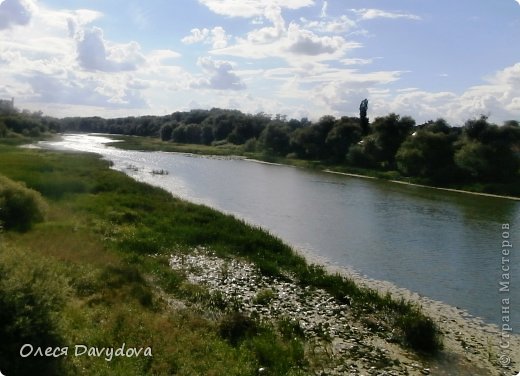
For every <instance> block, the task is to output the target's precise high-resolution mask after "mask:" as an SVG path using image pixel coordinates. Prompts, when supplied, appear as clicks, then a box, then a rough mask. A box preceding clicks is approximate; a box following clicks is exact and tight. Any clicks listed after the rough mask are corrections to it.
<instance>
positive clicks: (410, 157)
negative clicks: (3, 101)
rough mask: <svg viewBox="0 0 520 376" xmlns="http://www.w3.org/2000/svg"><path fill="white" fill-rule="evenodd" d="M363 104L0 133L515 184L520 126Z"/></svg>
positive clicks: (12, 121)
mask: <svg viewBox="0 0 520 376" xmlns="http://www.w3.org/2000/svg"><path fill="white" fill-rule="evenodd" d="M367 109H368V101H367V100H364V101H362V102H361V105H360V116H359V117H346V116H344V117H341V118H335V117H333V116H323V117H322V118H321V119H319V120H318V121H317V122H311V121H309V120H307V119H305V118H303V119H301V120H297V119H290V120H288V119H287V118H286V117H285V116H282V115H275V116H272V115H268V114H265V113H259V114H255V115H252V114H244V113H242V112H240V111H237V110H226V109H218V108H213V109H211V110H191V111H183V112H174V113H172V114H170V115H166V116H140V117H132V116H131V117H125V118H116V119H103V118H101V117H69V118H64V119H60V120H58V119H52V118H47V117H43V116H41V114H29V113H16V114H7V115H6V114H4V115H0V136H1V135H4V136H5V134H6V132H7V131H8V130H10V131H13V132H18V133H20V132H22V133H27V134H30V135H33V134H38V133H39V132H40V133H41V132H46V131H49V130H50V131H54V132H56V131H62V132H99V133H110V134H121V135H136V136H151V137H160V138H161V139H162V140H163V141H172V142H176V143H186V144H205V145H222V144H226V143H231V144H235V145H243V150H244V151H245V152H256V153H262V154H263V155H266V156H269V155H270V156H282V157H289V158H299V159H305V160H319V161H322V162H325V163H330V164H333V165H336V166H338V165H339V166H342V165H344V166H346V167H354V168H355V167H360V168H368V169H374V170H381V171H396V170H397V171H399V172H400V173H401V174H402V175H404V176H410V177H414V178H418V179H420V180H422V181H424V182H431V183H436V184H453V183H456V184H458V183H460V184H475V183H482V184H486V183H512V182H518V181H519V180H520V179H519V177H520V174H519V169H520V125H519V122H518V121H514V120H511V121H507V122H505V123H504V124H502V125H500V126H498V125H496V124H493V123H490V122H489V121H488V118H487V117H485V116H481V117H480V118H477V119H470V120H468V121H466V122H465V124H464V125H463V126H461V127H453V126H450V125H449V124H448V123H447V122H446V121H445V120H443V119H437V120H435V121H432V120H431V121H428V122H426V123H423V124H419V125H417V124H416V122H415V120H414V119H412V118H411V117H409V116H403V117H401V116H399V115H397V114H394V113H392V114H389V115H387V116H383V117H377V118H375V120H373V121H372V122H370V121H369V119H368V118H367Z"/></svg>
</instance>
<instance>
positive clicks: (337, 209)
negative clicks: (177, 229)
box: [41, 134, 520, 333]
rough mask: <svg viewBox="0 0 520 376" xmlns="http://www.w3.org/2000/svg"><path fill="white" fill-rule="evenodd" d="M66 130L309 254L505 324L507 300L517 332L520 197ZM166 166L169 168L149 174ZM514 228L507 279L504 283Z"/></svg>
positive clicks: (131, 171)
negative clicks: (143, 147) (121, 143)
mask: <svg viewBox="0 0 520 376" xmlns="http://www.w3.org/2000/svg"><path fill="white" fill-rule="evenodd" d="M109 141H111V140H110V138H108V136H100V135H86V134H82V135H72V134H68V135H65V136H64V137H63V140H61V141H54V142H42V143H41V145H42V146H44V147H47V148H53V149H62V150H77V151H88V152H95V153H98V154H101V155H102V156H103V157H104V158H105V159H108V160H110V161H112V162H113V163H114V165H113V168H114V169H116V170H120V171H124V172H125V173H127V174H128V175H130V176H132V177H133V178H135V179H137V180H139V181H144V182H147V183H150V184H153V185H156V186H160V187H162V188H164V189H166V190H168V191H170V192H171V193H172V194H174V195H176V196H178V197H180V198H183V199H186V200H189V201H192V202H195V203H202V204H206V205H208V206H211V207H213V208H216V209H218V210H221V211H223V212H226V213H231V214H234V215H236V216H237V217H240V218H243V219H245V220H246V221H248V222H250V223H253V224H256V225H259V226H262V227H263V228H266V229H268V230H269V231H270V232H272V233H274V234H276V235H278V236H279V237H281V238H282V239H283V240H285V241H286V242H288V243H290V244H292V245H293V246H295V247H296V248H299V249H301V250H303V251H304V252H307V253H311V254H313V255H315V256H317V257H319V258H321V259H322V260H323V261H324V262H327V263H330V264H332V265H336V266H341V267H346V268H353V269H354V270H356V271H357V272H359V273H360V274H362V275H366V276H367V277H369V278H373V279H378V280H384V281H389V282H392V283H393V284H395V285H397V286H399V287H404V288H407V289H409V290H411V291H415V292H417V293H419V294H421V295H424V296H427V297H430V298H432V299H435V300H440V301H442V302H445V303H447V304H450V305H452V306H457V307H460V308H463V309H465V310H467V311H468V312H469V313H470V314H472V315H474V316H477V317H481V318H483V319H484V320H485V321H486V322H488V323H491V324H497V325H500V324H501V319H502V313H501V309H502V304H501V299H502V298H510V309H511V320H512V323H511V325H512V326H513V328H514V329H515V330H514V331H515V333H519V332H520V256H519V254H520V235H519V234H520V233H519V231H518V230H517V229H518V227H519V226H520V202H519V201H514V200H509V199H502V198H493V197H485V196H477V195H469V194H464V193H457V192H446V191H439V190H434V189H429V188H423V187H415V186H407V185H403V184H396V183H391V182H387V181H382V180H373V179H363V178H356V177H349V176H341V175H335V174H330V173H325V172H316V171H310V170H306V169H300V168H294V167H288V166H278V165H271V164H265V163H258V162H255V161H248V160H242V159H229V158H213V157H201V156H194V155H187V154H180V153H163V152H138V151H125V150H120V149H116V148H114V147H108V146H106V145H105V144H106V143H107V142H109ZM153 170H164V171H167V174H163V175H159V174H153V173H152V171H153ZM503 224H509V226H510V229H511V230H510V231H509V234H510V238H509V239H508V241H510V242H511V243H512V244H513V247H512V249H511V254H510V255H509V256H507V258H508V260H509V261H508V262H507V266H509V267H510V270H509V275H510V276H511V285H510V287H511V288H510V291H509V292H502V293H500V292H499V288H500V285H499V282H501V281H502V270H501V269H502V256H503V255H502V253H501V251H502V241H503V240H504V239H503V236H502V226H503Z"/></svg>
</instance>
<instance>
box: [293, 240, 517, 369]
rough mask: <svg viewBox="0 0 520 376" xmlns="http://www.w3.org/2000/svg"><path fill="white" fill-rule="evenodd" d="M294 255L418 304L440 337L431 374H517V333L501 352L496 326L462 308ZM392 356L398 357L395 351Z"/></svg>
mask: <svg viewBox="0 0 520 376" xmlns="http://www.w3.org/2000/svg"><path fill="white" fill-rule="evenodd" d="M298 252H299V253H300V254H302V255H303V256H304V257H305V258H306V259H307V261H308V262H309V263H314V264H319V265H323V266H325V268H326V269H327V271H328V272H330V273H338V274H340V275H343V276H345V277H347V278H350V279H352V280H354V281H355V282H356V284H358V285H359V286H365V287H368V288H371V289H374V290H377V291H379V292H381V293H382V294H386V293H390V294H391V295H392V296H393V297H394V298H397V299H400V298H403V299H405V300H408V301H411V302H414V303H416V304H417V305H419V306H420V307H421V309H422V310H423V312H424V313H425V314H427V315H428V316H429V317H431V318H432V319H433V320H435V322H436V323H437V324H438V325H439V327H440V329H441V331H442V334H443V336H444V338H443V342H444V350H443V352H442V354H441V355H440V356H439V357H438V358H436V359H430V360H429V361H427V366H428V367H429V368H430V370H431V374H432V375H446V376H450V375H468V376H469V375H500V376H502V375H503V376H506V375H507V376H510V375H514V376H516V375H518V373H519V372H520V335H519V334H513V335H511V336H510V337H509V338H507V342H508V344H509V348H508V349H501V348H500V343H501V341H503V340H502V332H501V330H500V328H499V327H498V326H497V325H492V324H489V323H486V322H484V321H483V320H482V319H480V318H477V317H473V316H471V315H470V314H469V313H468V312H467V311H465V310H463V309H460V308H456V307H453V306H450V305H448V304H445V303H443V302H440V301H436V300H433V299H430V298H428V297H425V296H421V295H419V294H418V293H415V292H412V291H410V290H408V289H405V288H401V287H397V286H396V285H394V284H392V283H390V282H386V281H379V280H375V279H371V278H368V277H366V276H363V275H361V274H359V273H358V272H356V271H355V270H353V269H348V268H344V267H339V266H335V265H331V264H330V263H328V262H327V261H326V260H324V259H321V258H319V257H317V256H315V255H312V254H310V253H309V252H306V251H305V250H298ZM382 345H383V346H384V344H382ZM394 351H395V349H394ZM393 355H394V356H395V357H399V356H400V354H399V353H398V352H397V353H394V354H393Z"/></svg>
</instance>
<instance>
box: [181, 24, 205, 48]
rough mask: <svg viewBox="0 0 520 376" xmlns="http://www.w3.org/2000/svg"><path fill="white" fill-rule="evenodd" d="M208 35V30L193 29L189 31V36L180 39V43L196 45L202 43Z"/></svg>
mask: <svg viewBox="0 0 520 376" xmlns="http://www.w3.org/2000/svg"><path fill="white" fill-rule="evenodd" d="M208 35H209V30H208V29H206V28H204V29H199V28H195V29H191V30H190V35H188V36H185V37H184V38H182V39H181V42H182V43H184V44H193V43H198V42H202V41H204V40H205V39H206V38H207V37H208Z"/></svg>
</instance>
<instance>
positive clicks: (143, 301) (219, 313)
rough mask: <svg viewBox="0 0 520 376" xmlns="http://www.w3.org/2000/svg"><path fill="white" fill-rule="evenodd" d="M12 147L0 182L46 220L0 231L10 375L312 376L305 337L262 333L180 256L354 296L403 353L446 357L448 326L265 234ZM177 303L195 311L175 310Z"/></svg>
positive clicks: (93, 168)
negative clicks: (30, 347)
mask: <svg viewBox="0 0 520 376" xmlns="http://www.w3.org/2000/svg"><path fill="white" fill-rule="evenodd" d="M10 143H12V142H7V143H0V174H1V175H5V176H7V177H8V178H10V179H12V180H15V181H19V182H23V183H24V184H26V186H27V187H28V188H30V189H33V190H35V191H37V192H39V193H40V194H41V195H42V196H43V199H44V200H45V202H46V205H47V213H46V218H45V220H44V221H43V222H40V223H38V224H36V225H34V226H33V227H32V228H31V229H29V230H27V231H23V232H19V231H3V233H2V234H1V239H0V240H1V243H0V272H1V273H2V282H1V283H0V303H1V306H2V309H3V311H2V313H1V314H0V318H2V319H3V320H6V322H7V324H4V326H3V327H2V328H0V330H1V333H0V334H1V336H2V345H1V347H0V364H1V365H2V367H4V368H2V371H3V372H4V373H6V374H7V375H14V374H16V375H29V374H31V375H32V374H63V375H93V374H96V375H114V374H115V375H119V374H120V375H145V374H150V375H166V374H177V375H256V374H257V370H258V369H259V368H260V367H266V369H267V370H268V372H269V373H268V374H273V375H285V374H287V375H303V374H311V373H312V372H311V371H312V370H311V369H310V368H309V364H311V363H312V359H310V357H312V354H307V353H306V352H305V351H304V349H305V339H304V338H287V337H286V336H283V335H282V334H281V333H280V331H279V330H278V323H276V322H272V323H265V322H264V323H250V322H249V321H247V320H248V319H244V317H242V316H241V315H240V314H239V313H237V312H234V311H233V310H232V309H230V308H229V304H226V302H220V301H219V299H218V297H215V296H213V295H212V293H211V292H210V291H208V290H206V289H205V288H203V287H201V286H194V285H192V284H190V283H189V282H188V281H187V280H186V277H185V275H184V274H183V273H179V272H174V271H173V270H171V268H170V267H169V264H168V258H169V255H171V254H173V253H189V252H191V251H192V250H193V249H194V248H195V247H197V246H204V247H207V248H209V249H211V250H212V251H214V252H215V253H216V254H218V255H220V256H222V257H240V258H243V259H245V260H249V261H251V262H254V263H255V264H256V265H257V266H258V267H259V268H260V270H261V271H262V273H264V274H266V275H275V276H280V277H281V278H283V276H284V275H287V273H289V274H290V275H292V276H294V277H295V278H296V279H297V280H298V281H299V283H301V284H302V285H306V286H314V287H319V288H323V289H325V290H327V291H328V292H330V293H331V294H332V295H333V296H334V297H335V298H336V299H337V300H339V301H341V300H343V299H345V297H346V296H349V297H350V299H351V306H352V309H353V310H354V311H355V312H357V314H358V315H359V316H362V315H367V314H370V315H371V316H373V317H376V318H378V320H380V321H381V322H382V323H383V324H384V325H385V326H386V327H387V328H388V329H389V330H392V329H393V330H394V332H395V333H396V335H395V338H396V341H398V342H400V343H401V345H402V346H404V347H409V348H412V349H415V350H417V351H419V352H427V353H431V352H435V351H437V350H438V349H439V348H440V347H441V344H440V341H439V336H438V334H439V332H438V329H437V327H436V325H435V324H434V323H433V321H432V320H431V319H429V318H428V317H425V316H424V315H423V314H422V313H421V312H420V310H419V309H418V308H417V307H415V306H413V305H411V304H409V303H407V302H404V301H394V300H392V299H390V298H389V297H388V296H380V295H378V294H377V293H376V292H374V291H372V290H367V289H361V288H359V287H357V286H356V285H355V284H354V283H353V282H352V281H350V280H347V279H345V278H343V277H340V276H338V275H328V274H327V273H325V272H324V270H323V269H322V268H320V267H318V266H313V265H308V264H307V263H306V262H305V260H304V259H303V258H302V257H301V256H299V255H297V254H296V253H295V252H294V251H293V250H292V249H291V248H290V247H289V246H287V245H286V244H284V243H283V242H282V241H280V240H279V239H277V238H275V237H273V236H271V235H270V234H269V233H267V232H266V231H264V230H262V229H259V228H255V227H252V226H250V225H247V224H245V223H243V222H241V221H239V220H237V219H235V218H234V217H232V216H229V215H224V214H221V213H219V212H217V211H215V210H213V209H210V208H208V207H205V206H200V205H194V204H191V203H187V202H185V201H182V200H179V199H177V198H174V197H172V196H171V195H170V194H169V193H167V192H165V191H163V190H161V189H158V188H154V187H151V186H149V185H146V184H143V183H138V182H135V181H133V180H132V179H131V178H129V177H127V176H126V175H124V174H122V173H118V172H115V171H113V170H110V169H109V165H108V163H107V162H105V161H102V160H100V159H99V158H98V157H96V156H94V155H90V154H75V153H56V152H50V151H42V150H29V149H20V148H16V147H13V146H12V145H8V144H10ZM228 152H229V150H227V151H226V153H228ZM176 301H181V302H186V303H187V304H188V306H189V307H191V308H190V309H175V310H172V309H171V308H170V307H171V305H172V302H176ZM193 307H198V309H194V308H193ZM9 320H11V321H12V322H11V321H9ZM244 320H245V321H244ZM0 321H2V320H0ZM244 322H246V323H247V325H245V326H244ZM251 326H253V327H254V328H255V330H254V331H251V330H246V329H247V328H250V327H251ZM244 328H245V329H244ZM237 331H238V334H236V333H237ZM226 333H235V334H234V336H235V337H233V338H230V337H229V335H227V334H226ZM25 343H32V344H36V345H38V346H42V347H43V348H45V347H47V346H52V347H60V348H64V347H68V348H69V352H72V351H73V348H74V345H76V344H85V345H88V346H93V347H97V348H102V347H118V346H121V345H122V344H123V343H125V345H126V347H136V348H146V347H150V348H151V349H152V351H153V357H144V356H140V357H129V358H127V357H114V358H113V360H111V361H106V360H105V359H104V357H92V356H90V357H88V356H78V357H72V356H67V357H65V356H63V357H56V358H52V357H51V358H48V357H33V356H31V357H28V358H20V357H19V356H18V354H19V350H20V347H21V346H22V345H23V344H25ZM36 345H35V346H36ZM6 365H7V366H6Z"/></svg>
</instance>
